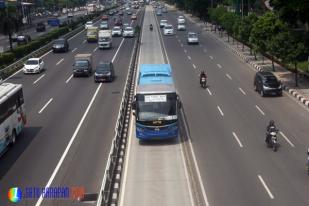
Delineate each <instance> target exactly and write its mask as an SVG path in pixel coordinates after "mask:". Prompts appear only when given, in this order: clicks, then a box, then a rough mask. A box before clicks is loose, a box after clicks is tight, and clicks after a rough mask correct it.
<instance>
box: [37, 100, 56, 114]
mask: <svg viewBox="0 0 309 206" xmlns="http://www.w3.org/2000/svg"><path fill="white" fill-rule="evenodd" d="M52 101H53V98H50V100H48V102H47V103H46V104H45V105H44V106H43V107H42V109H41V110H40V111H39V114H41V113H42V112H43V111H44V109H45V108H46V107H47V106H48V105H49V104H50V103H51V102H52Z"/></svg>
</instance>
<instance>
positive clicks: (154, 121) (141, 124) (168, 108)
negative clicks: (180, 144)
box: [133, 64, 180, 140]
mask: <svg viewBox="0 0 309 206" xmlns="http://www.w3.org/2000/svg"><path fill="white" fill-rule="evenodd" d="M139 69H140V70H139V77H138V82H137V90H136V95H135V97H134V102H133V109H134V110H135V112H134V115H135V125H136V137H137V138H138V139H142V140H150V139H170V138H176V137H178V112H179V109H180V101H179V98H178V95H177V92H176V89H175V85H174V82H173V77H172V69H171V67H170V65H168V64H141V65H140V68H139Z"/></svg>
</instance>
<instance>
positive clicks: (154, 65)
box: [0, 0, 309, 206]
mask: <svg viewBox="0 0 309 206" xmlns="http://www.w3.org/2000/svg"><path fill="white" fill-rule="evenodd" d="M83 8H85V9H84V10H82V11H80V12H81V13H80V15H84V14H85V13H84V12H85V11H87V13H89V14H90V13H95V12H99V16H98V17H95V18H94V19H89V20H87V21H84V23H83V24H80V25H79V26H78V27H77V28H76V29H79V30H78V32H75V33H74V35H71V36H70V37H69V38H66V36H65V35H61V36H60V37H57V38H54V39H52V40H51V41H50V42H49V43H50V44H51V47H50V49H48V50H47V52H44V53H43V55H41V54H36V53H33V55H31V56H30V57H29V58H28V57H27V59H26V60H25V61H24V63H23V65H22V66H21V67H19V68H16V69H15V71H14V72H11V74H10V76H9V77H7V78H3V79H1V80H0V155H1V156H0V165H1V166H0V205H8V206H9V205H18V204H19V205H25V206H26V205H34V206H43V205H44V206H45V205H50V206H55V205H61V206H65V205H76V206H83V205H96V206H107V205H120V206H131V205H132V206H133V205H134V206H136V205H137V206H143V205H149V206H157V205H160V206H161V205H162V206H165V205H166V206H197V205H205V206H226V205H233V206H248V205H257V206H260V205H272V206H279V205H280V206H290V205H297V206H307V205H309V196H308V191H309V176H308V175H309V139H308V134H309V128H308V123H309V115H308V114H309V113H308V112H309V107H308V105H307V106H306V105H305V104H302V102H301V101H298V99H297V98H295V97H294V96H293V95H291V94H290V93H289V92H288V90H287V89H286V85H285V82H283V81H282V79H281V78H280V77H278V75H276V74H275V72H274V70H272V69H268V70H266V69H265V70H260V69H256V68H255V67H254V66H252V65H251V64H250V63H249V62H248V61H247V60H246V61H244V60H243V59H241V57H240V56H239V55H237V54H236V53H235V52H234V51H233V49H232V47H231V46H230V45H231V44H233V43H232V41H224V39H222V38H220V36H219V35H217V34H216V33H215V32H214V31H212V27H211V28H209V27H207V24H206V23H200V22H199V20H197V19H198V18H195V17H194V16H193V15H192V14H190V13H188V12H185V11H184V10H182V9H180V8H178V7H177V4H172V3H170V2H169V1H167V2H161V1H149V0H144V1H143V0H140V1H131V0H128V1H123V2H121V3H120V2H118V4H117V5H116V6H114V7H111V8H108V9H106V7H104V6H102V5H99V4H97V3H95V2H88V3H87V5H86V6H84V7H83ZM104 8H105V9H106V10H104ZM77 12H78V11H77V10H76V11H74V9H73V10H72V11H71V10H69V11H66V15H65V18H77V17H78V15H77ZM71 14H72V15H73V14H74V15H73V16H71ZM75 14H76V15H75ZM54 17H56V16H53V18H54ZM57 18H58V17H57ZM52 23H53V22H50V24H52ZM54 23H55V22H54ZM46 24H47V22H46ZM46 24H45V23H43V24H38V25H36V28H31V29H29V32H25V33H23V35H24V37H23V38H21V37H20V38H19V37H17V41H20V42H21V44H27V41H28V40H27V36H29V37H30V38H31V39H29V41H33V39H35V38H37V37H36V35H33V33H42V32H43V33H45V32H46V33H48V32H50V31H51V30H52V28H53V26H51V25H49V26H47V27H46ZM208 28H209V29H208ZM30 30H31V31H30ZM31 32H32V33H31ZM70 32H72V31H70ZM73 32H74V31H73ZM18 39H19V40H18ZM5 41H6V40H5V39H3V40H0V45H1V46H3V47H8V45H7V42H5ZM235 41H237V40H235ZM19 44H20V43H19ZM43 46H44V45H42V47H43ZM237 46H238V45H237ZM31 54H32V53H31ZM265 58H266V57H265ZM263 61H264V60H263ZM10 68H11V67H10ZM6 69H7V68H6V67H5V68H4V69H3V71H4V70H6ZM1 73H2V71H1V70H0V74H1Z"/></svg>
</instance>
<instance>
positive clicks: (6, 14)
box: [0, 3, 22, 51]
mask: <svg viewBox="0 0 309 206" xmlns="http://www.w3.org/2000/svg"><path fill="white" fill-rule="evenodd" d="M0 19H1V20H0V33H1V34H4V35H8V36H9V42H10V49H11V51H12V50H13V46H12V34H13V33H14V32H18V31H19V30H20V29H21V27H22V18H21V16H20V14H19V12H18V10H17V7H16V5H15V4H14V5H10V4H9V3H8V4H7V5H6V8H3V9H0Z"/></svg>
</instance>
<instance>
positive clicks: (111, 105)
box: [0, 17, 135, 205]
mask: <svg viewBox="0 0 309 206" xmlns="http://www.w3.org/2000/svg"><path fill="white" fill-rule="evenodd" d="M125 22H128V23H132V25H134V24H135V22H131V20H130V19H129V17H125ZM85 36H86V35H85V31H82V32H81V33H79V34H77V35H76V36H75V37H73V38H72V39H71V40H70V41H69V43H70V51H69V52H68V53H57V54H54V53H52V52H50V53H47V54H46V55H45V56H44V57H43V60H44V62H45V65H46V71H44V72H43V73H41V74H38V75H24V74H22V72H20V73H18V74H16V75H14V76H13V77H11V78H10V79H8V80H7V82H12V83H21V84H23V86H24V97H25V104H26V110H27V120H28V124H27V126H26V128H25V129H24V132H23V133H22V134H21V135H20V136H19V137H18V139H17V143H16V145H15V146H14V147H13V148H11V149H10V150H9V151H8V152H7V153H6V154H5V155H3V156H2V157H1V159H0V161H1V163H0V164H1V168H0V185H1V189H0V192H1V193H0V194H1V195H0V204H1V205H13V203H10V202H8V199H7V192H8V189H9V188H11V187H20V188H22V189H25V188H26V187H39V188H40V187H45V186H46V185H48V186H52V187H61V186H63V187H74V186H81V187H83V188H84V190H85V192H86V193H98V191H99V189H100V186H101V182H102V179H103V174H104V170H105V167H106V162H107V158H108V153H109V150H110V147H111V141H112V139H113V137H114V128H115V125H116V118H117V115H118V111H119V105H120V102H121V98H122V93H123V88H124V85H125V79H126V77H127V71H128V66H129V62H130V58H131V53H132V49H133V44H134V39H130V38H129V39H123V38H122V37H116V38H113V48H112V49H110V50H99V49H97V46H98V45H97V44H96V43H87V42H86V40H85ZM77 53H92V54H93V61H94V64H93V65H97V64H98V63H99V62H100V61H113V63H114V67H115V73H116V79H115V81H114V82H112V83H103V84H97V83H94V81H93V76H91V77H85V78H72V64H73V59H74V55H75V54H77ZM66 149H68V150H66ZM62 157H63V158H62ZM60 163H61V164H60ZM57 165H59V167H57ZM48 183H50V184H48ZM19 204H20V205H79V203H78V202H76V201H75V200H72V199H62V200H56V199H52V200H46V199H45V200H44V201H43V202H42V204H40V202H38V199H37V198H30V199H23V200H22V201H21V202H20V203H19Z"/></svg>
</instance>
